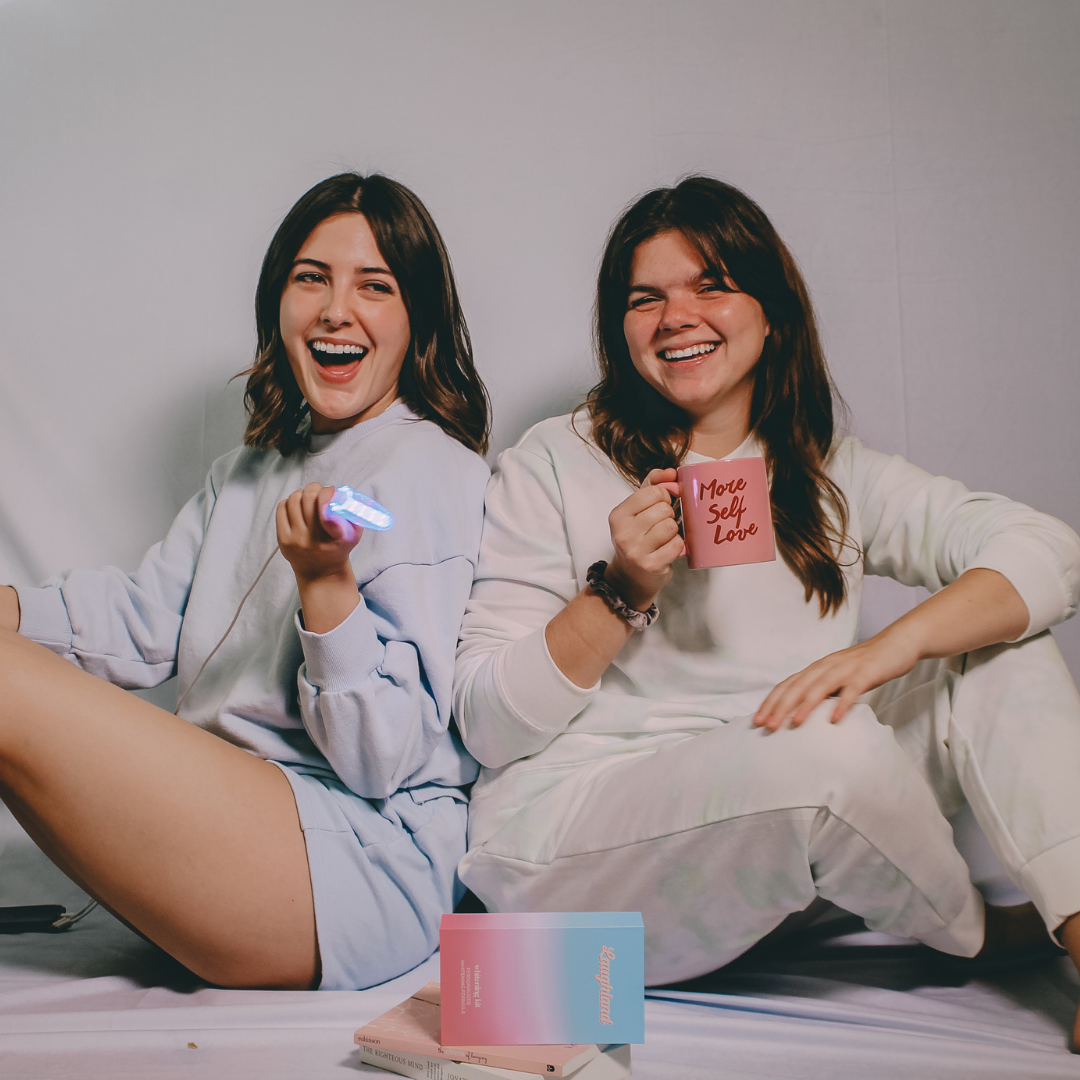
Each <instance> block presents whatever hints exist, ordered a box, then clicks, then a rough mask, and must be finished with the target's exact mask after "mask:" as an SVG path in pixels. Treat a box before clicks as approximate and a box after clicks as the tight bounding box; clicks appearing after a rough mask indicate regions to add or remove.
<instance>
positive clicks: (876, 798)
mask: <svg viewBox="0 0 1080 1080" xmlns="http://www.w3.org/2000/svg"><path fill="white" fill-rule="evenodd" d="M833 708H835V703H834V702H832V701H826V702H823V703H822V705H820V706H818V708H817V709H815V710H814V712H813V713H812V714H811V715H810V717H809V718H808V719H807V720H806V722H805V723H803V724H802V725H801V726H800V727H798V728H795V729H783V728H782V729H780V730H779V731H777V732H775V733H773V734H771V735H769V736H768V739H769V740H770V742H772V741H775V747H772V749H774V750H775V752H776V753H775V756H776V757H778V758H781V759H782V768H783V771H784V773H785V774H786V775H788V776H794V777H797V778H798V785H797V786H798V787H799V788H800V791H801V794H802V795H803V796H804V797H805V799H806V804H808V805H817V806H825V807H830V808H832V809H836V808H837V807H838V806H839V805H844V804H847V805H850V804H851V803H853V802H854V803H861V802H864V801H871V802H880V801H881V800H882V799H888V797H889V794H890V792H891V791H893V790H894V789H895V788H896V787H897V785H898V783H902V784H903V785H906V784H907V783H908V782H910V779H911V773H912V772H913V770H912V767H911V763H910V762H909V761H908V759H907V757H906V756H905V755H904V753H903V751H902V750H901V749H900V747H899V746H898V745H897V743H896V740H895V738H894V736H893V733H892V730H891V729H890V728H888V727H886V726H885V725H884V724H881V723H880V722H879V721H878V720H877V718H876V717H875V716H874V713H873V711H872V710H871V709H870V708H869V707H868V706H866V705H855V706H853V707H852V709H851V710H850V712H849V713H848V714H847V715H846V716H845V717H844V718H843V719H842V720H841V721H839V722H838V723H835V724H834V723H832V722H831V720H830V717H831V714H832V710H833Z"/></svg>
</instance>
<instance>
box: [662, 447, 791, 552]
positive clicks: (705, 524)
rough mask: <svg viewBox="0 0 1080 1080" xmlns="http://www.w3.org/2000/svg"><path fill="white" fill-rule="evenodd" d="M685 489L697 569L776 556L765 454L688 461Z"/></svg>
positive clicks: (689, 547) (686, 523)
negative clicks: (695, 461)
mask: <svg viewBox="0 0 1080 1080" xmlns="http://www.w3.org/2000/svg"><path fill="white" fill-rule="evenodd" d="M679 492H680V501H681V502H682V520H683V534H684V537H685V539H686V553H687V554H686V558H687V562H688V563H689V565H690V569H691V570H700V569H701V568H703V567H706V566H731V565H733V564H735V563H752V562H771V561H772V560H774V559H775V558H776V541H775V540H774V538H773V527H772V507H771V506H770V504H769V481H768V476H767V474H766V472H765V459H764V458H761V457H745V458H725V459H724V460H723V461H702V462H700V463H699V464H697V465H683V466H682V467H681V468H680V469H679Z"/></svg>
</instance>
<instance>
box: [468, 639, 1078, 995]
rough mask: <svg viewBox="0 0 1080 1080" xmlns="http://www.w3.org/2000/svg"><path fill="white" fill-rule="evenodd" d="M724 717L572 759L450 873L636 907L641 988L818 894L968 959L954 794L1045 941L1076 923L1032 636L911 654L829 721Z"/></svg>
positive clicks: (1055, 703)
mask: <svg viewBox="0 0 1080 1080" xmlns="http://www.w3.org/2000/svg"><path fill="white" fill-rule="evenodd" d="M833 707H834V703H833V702H825V703H824V704H823V705H822V706H821V707H819V708H818V709H817V710H815V712H814V714H812V715H811V717H810V718H809V719H808V720H807V722H806V723H805V724H803V725H802V726H801V727H799V728H797V729H791V728H785V729H782V730H780V731H778V732H775V733H768V732H766V731H765V730H764V729H761V728H754V727H753V726H752V724H751V721H750V718H749V717H746V718H742V719H739V720H734V721H732V722H730V723H728V724H723V725H721V726H719V727H717V728H715V729H714V730H712V731H709V732H706V733H705V734H702V735H697V736H693V737H691V738H688V739H686V740H685V741H683V742H680V743H677V744H673V745H671V746H668V747H665V748H663V749H661V750H659V751H656V752H653V753H643V754H634V753H631V754H623V755H617V756H613V757H606V758H602V759H600V760H598V761H595V762H591V763H589V764H588V765H585V766H583V767H582V768H580V769H578V770H577V771H576V772H574V773H573V774H571V775H570V776H568V777H567V778H566V779H565V780H563V781H562V782H561V783H559V784H558V785H557V786H556V787H554V788H552V789H551V790H549V791H548V792H546V793H545V794H544V795H542V796H541V797H540V798H539V799H537V800H536V801H535V802H534V803H532V804H531V805H530V806H528V807H526V808H525V809H524V810H522V811H521V812H519V813H518V814H517V815H515V816H514V817H513V818H511V819H510V820H509V821H508V822H507V823H506V824H505V825H504V826H503V828H501V829H500V830H499V832H497V833H496V834H495V835H494V836H493V837H491V838H490V839H489V840H488V841H487V842H486V843H485V844H483V845H482V846H481V847H479V848H477V849H474V850H472V851H470V852H469V854H468V855H466V857H465V859H464V860H463V861H462V863H461V867H460V870H459V872H460V874H461V877H462V880H463V881H464V882H465V883H466V884H467V885H468V886H469V887H470V888H471V889H472V890H473V892H475V893H476V894H477V895H478V896H479V897H480V898H481V899H482V900H483V901H484V902H485V903H486V904H487V905H488V907H489V909H490V910H493V911H545V910H546V911H590V910H591V911H604V910H607V911H612V910H623V911H627V910H630V911H641V912H642V915H643V917H644V921H645V969H646V981H647V982H648V983H649V984H651V985H656V984H660V983H665V982H672V981H675V980H678V979H686V978H691V977H693V976H695V975H700V974H703V973H705V972H707V971H711V970H713V969H714V968H717V967H720V966H721V965H723V964H725V963H727V962H728V961H730V960H733V959H734V958H735V957H736V956H738V955H739V954H740V953H742V952H744V951H745V950H746V949H747V948H749V947H750V946H751V945H752V944H753V943H754V942H755V941H757V940H759V939H760V938H761V937H763V936H764V935H765V934H767V933H768V932H769V931H770V930H772V929H773V928H774V927H775V926H777V925H778V924H779V923H780V922H781V921H782V920H783V919H784V918H785V917H786V916H787V915H788V914H790V913H791V912H794V911H800V910H802V909H803V908H805V907H806V906H807V905H808V904H810V902H811V901H812V900H813V899H814V897H815V896H822V897H824V898H825V899H827V900H831V901H833V902H835V903H836V904H838V905H840V906H841V907H843V908H846V909H847V910H848V911H852V912H855V913H856V914H858V915H861V916H862V917H863V919H864V920H865V921H866V923H867V925H868V926H870V927H871V928H873V929H876V930H883V931H888V932H889V933H892V934H897V935H900V936H904V937H914V938H918V939H919V940H921V941H924V942H926V943H927V944H928V945H932V946H933V947H934V948H937V949H941V950H942V951H944V952H950V953H954V954H957V955H961V956H972V955H974V954H975V953H976V952H977V951H978V950H979V948H980V947H981V945H982V941H983V907H982V901H981V899H980V897H979V895H978V893H977V892H976V891H975V889H974V888H973V886H972V885H971V883H970V880H969V876H968V869H967V865H966V864H965V863H964V861H963V859H962V858H961V856H960V855H959V853H958V852H957V850H956V848H955V846H954V845H953V840H952V832H951V830H950V828H949V825H948V822H947V821H946V820H945V815H946V814H952V813H953V812H955V811H956V810H957V809H959V808H960V807H961V806H962V805H963V803H964V800H965V799H966V800H967V801H968V802H969V803H970V805H971V807H972V810H973V811H974V814H975V817H976V819H977V820H978V822H979V824H980V825H981V826H982V829H983V831H984V832H985V833H986V836H987V839H988V840H989V842H990V845H991V846H992V848H993V849H994V852H995V854H996V855H997V857H998V859H999V860H1000V861H1001V863H1002V865H1003V866H1004V868H1005V869H1006V871H1007V872H1008V874H1009V876H1010V877H1011V878H1012V879H1013V881H1014V882H1015V883H1016V884H1017V885H1019V886H1020V887H1021V888H1022V889H1024V891H1026V892H1027V893H1028V894H1029V895H1030V896H1031V897H1032V899H1033V900H1034V902H1035V904H1036V905H1037V906H1038V908H1039V911H1040V913H1041V914H1042V916H1043V918H1044V919H1045V920H1046V923H1047V926H1048V927H1049V928H1050V929H1053V928H1055V927H1056V926H1058V925H1060V923H1061V922H1062V921H1063V920H1064V919H1065V918H1066V917H1067V916H1069V915H1071V914H1072V913H1074V912H1076V911H1080V695H1078V694H1077V691H1076V688H1075V686H1074V685H1073V682H1072V679H1071V678H1070V676H1069V672H1068V669H1067V668H1066V667H1065V664H1064V661H1063V660H1062V659H1061V655H1060V653H1059V652H1058V650H1057V646H1056V645H1055V644H1054V642H1053V639H1052V638H1051V637H1050V634H1049V633H1044V634H1041V635H1038V636H1037V637H1034V638H1030V639H1028V640H1027V641H1024V642H1021V643H1019V644H1015V645H998V646H993V647H990V648H986V649H980V650H978V651H976V652H973V653H969V654H967V656H964V657H955V658H953V659H950V660H935V661H923V662H921V663H920V664H919V665H917V667H916V668H915V670H914V671H912V672H911V673H910V674H909V675H907V676H906V677H904V678H903V679H898V680H896V681H895V682H892V683H889V684H887V685H886V686H883V687H881V688H880V689H879V690H877V691H875V692H874V693H872V694H869V695H867V703H866V704H860V705H857V706H855V707H854V708H853V709H852V710H851V712H850V713H849V714H848V716H847V717H845V718H844V720H843V721H841V722H840V723H839V724H831V723H829V721H828V716H829V713H830V712H831V711H832V708H833Z"/></svg>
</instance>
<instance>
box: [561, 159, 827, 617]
mask: <svg viewBox="0 0 1080 1080" xmlns="http://www.w3.org/2000/svg"><path fill="white" fill-rule="evenodd" d="M670 230H677V231H678V232H680V233H682V234H683V236H685V237H686V239H687V240H689V241H690V243H691V244H692V245H693V246H694V247H695V249H696V250H697V251H698V253H699V254H700V255H701V258H702V260H703V261H704V263H705V266H706V267H707V270H708V272H709V273H710V274H711V275H712V276H714V277H715V278H716V280H717V282H718V283H719V284H720V286H721V288H727V289H730V290H732V291H734V290H738V291H740V292H744V293H747V294H748V295H749V296H752V297H754V299H755V300H757V301H758V303H759V304H761V307H762V309H763V311H764V313H765V318H766V319H767V320H768V324H769V329H770V332H769V335H768V336H767V337H766V338H765V345H764V348H763V349H762V352H761V359H760V360H759V361H758V363H757V366H756V367H755V369H754V388H753V394H752V397H751V404H750V430H751V432H752V433H753V434H754V435H756V436H757V438H758V440H759V441H760V442H761V444H762V446H763V448H764V455H765V462H766V465H767V467H768V470H769V474H770V476H771V478H772V487H771V495H772V516H773V527H774V529H775V531H776V544H777V548H778V549H779V551H780V553H781V555H782V557H783V558H784V560H785V561H786V562H787V564H788V565H789V566H790V567H791V569H792V570H793V571H794V572H795V574H796V575H797V576H798V578H799V580H800V581H801V582H802V583H803V585H804V586H805V589H806V601H807V603H809V602H810V600H811V598H812V597H813V596H814V594H815V593H816V594H817V598H818V605H819V608H820V611H821V614H822V616H823V617H824V616H825V615H827V614H828V613H829V612H831V611H837V610H838V609H839V608H840V606H841V605H842V604H843V602H844V597H845V594H846V583H845V580H844V574H843V570H842V568H841V565H840V562H839V557H838V556H839V552H840V550H841V549H842V548H843V547H844V546H845V537H846V535H847V523H848V507H847V502H846V500H845V498H844V495H843V493H842V492H841V491H840V489H839V488H838V487H837V486H836V485H835V484H834V483H833V482H832V481H831V480H830V479H829V477H828V476H827V475H826V474H825V462H826V459H827V458H828V455H829V451H830V449H831V447H832V443H833V401H834V398H835V399H836V401H837V404H838V406H839V407H840V408H843V403H842V401H840V398H839V395H838V394H837V391H836V388H835V386H834V385H833V382H832V379H831V377H830V375H829V369H828V367H827V366H826V364H825V356H824V352H823V350H822V348H821V342H820V339H819V338H818V332H817V325H816V322H815V319H814V311H813V308H812V306H811V304H810V295H809V293H808V291H807V288H806V284H805V283H804V282H803V279H802V275H801V274H800V273H799V269H798V267H797V266H796V264H795V260H794V259H793V258H792V256H791V253H790V252H789V251H788V249H787V248H786V247H785V246H784V242H783V241H782V240H781V239H780V237H779V236H778V235H777V233H776V230H775V229H774V228H773V226H772V224H771V222H770V221H769V219H768V218H767V217H766V216H765V213H764V212H763V211H762V209H761V208H760V207H759V206H758V205H757V203H755V202H753V200H751V199H750V198H748V197H747V196H746V195H744V194H743V193H742V192H741V191H739V190H738V189H737V188H734V187H731V186H730V185H729V184H724V183H722V182H721V181H719V180H714V179H712V177H708V176H689V177H687V178H686V179H684V180H682V181H681V182H680V183H679V184H678V185H676V186H675V187H673V188H658V189H656V190H655V191H650V192H648V193H647V194H646V195H643V196H642V197H641V198H640V199H638V200H637V201H636V202H635V203H633V204H632V205H631V206H630V207H629V209H628V210H626V212H625V213H624V214H623V215H622V217H620V218H619V220H618V221H617V222H616V223H615V225H614V227H613V228H612V230H611V234H610V236H609V237H608V242H607V247H606V249H605V251H604V257H603V261H602V262H601V264H600V275H599V283H598V287H597V296H596V310H595V331H596V352H597V359H598V362H599V366H600V381H599V382H598V383H597V384H596V386H594V387H593V388H592V390H590V391H589V395H588V397H587V398H586V400H585V404H584V405H583V406H582V408H584V409H587V411H588V413H589V415H590V417H591V418H592V426H593V439H594V440H595V442H596V444H597V445H598V446H599V447H600V449H601V450H602V451H603V452H604V453H605V454H606V455H607V456H608V457H609V458H610V459H611V461H612V462H613V463H614V465H615V466H616V468H617V469H618V470H619V472H620V473H622V474H623V475H624V476H625V477H626V478H627V479H628V480H630V481H632V482H633V483H636V484H639V483H641V481H642V480H644V478H645V476H646V475H647V474H648V473H649V471H650V470H652V469H664V468H672V467H675V466H678V465H679V464H680V463H681V462H682V461H683V459H684V458H685V457H686V453H687V451H688V450H689V448H690V436H691V421H690V417H689V416H688V415H687V414H686V413H685V412H684V411H683V410H682V409H680V408H679V407H678V406H677V405H675V404H674V403H673V402H671V401H668V400H667V398H665V397H663V395H661V394H660V393H659V392H658V391H656V390H655V389H653V387H651V386H650V385H649V384H648V383H647V382H646V381H645V380H644V379H643V378H642V377H641V375H639V374H638V372H637V369H636V368H635V367H634V364H633V361H632V359H631V357H630V350H629V348H628V347H627V344H626V335H625V334H624V332H623V318H624V316H625V314H626V310H627V300H628V298H629V294H630V274H631V267H632V262H633V258H634V252H635V251H636V250H637V247H638V245H639V244H640V243H642V241H644V240H648V239H650V238H651V237H653V236H656V235H657V234H658V233H662V232H667V231H670ZM825 504H828V505H830V506H831V507H832V509H833V512H834V514H835V518H836V524H835V526H834V524H833V523H831V522H830V521H829V517H828V514H827V512H826V505H825Z"/></svg>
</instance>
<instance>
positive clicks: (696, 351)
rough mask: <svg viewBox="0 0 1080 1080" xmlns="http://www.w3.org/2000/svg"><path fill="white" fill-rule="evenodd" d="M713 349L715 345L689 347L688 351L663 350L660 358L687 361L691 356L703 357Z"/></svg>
mask: <svg viewBox="0 0 1080 1080" xmlns="http://www.w3.org/2000/svg"><path fill="white" fill-rule="evenodd" d="M715 348H716V345H715V344H706V345H691V346H690V347H689V348H688V349H665V350H664V351H663V352H662V353H661V354H660V356H661V357H662V358H663V359H664V360H687V359H689V358H690V357H691V356H704V355H705V354H706V353H711V352H712V351H713V350H714V349H715Z"/></svg>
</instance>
